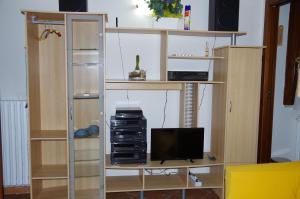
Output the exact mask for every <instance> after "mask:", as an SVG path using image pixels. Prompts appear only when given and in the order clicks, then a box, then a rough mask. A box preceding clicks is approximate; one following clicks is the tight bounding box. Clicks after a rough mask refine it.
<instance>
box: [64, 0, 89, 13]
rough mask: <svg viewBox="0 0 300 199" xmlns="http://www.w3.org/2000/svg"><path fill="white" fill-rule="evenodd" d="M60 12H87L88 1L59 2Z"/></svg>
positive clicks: (67, 0)
mask: <svg viewBox="0 0 300 199" xmlns="http://www.w3.org/2000/svg"><path fill="white" fill-rule="evenodd" d="M59 11H67V12H87V0H59Z"/></svg>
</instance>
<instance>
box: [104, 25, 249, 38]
mask: <svg viewBox="0 0 300 199" xmlns="http://www.w3.org/2000/svg"><path fill="white" fill-rule="evenodd" d="M106 32H107V33H118V32H119V33H136V34H161V33H162V32H168V33H169V35H181V36H206V37H215V36H216V37H229V36H231V35H233V34H235V35H236V36H243V35H246V34H247V33H246V32H231V31H207V30H177V29H160V28H133V27H121V28H106Z"/></svg>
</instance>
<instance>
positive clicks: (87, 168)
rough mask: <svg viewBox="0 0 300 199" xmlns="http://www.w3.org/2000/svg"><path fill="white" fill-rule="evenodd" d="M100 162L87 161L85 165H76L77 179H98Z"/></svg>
mask: <svg viewBox="0 0 300 199" xmlns="http://www.w3.org/2000/svg"><path fill="white" fill-rule="evenodd" d="M99 164H100V163H99V161H93V162H91V161H87V162H85V163H80V164H77V163H75V177H76V178H81V177H96V176H99V175H100V167H99Z"/></svg>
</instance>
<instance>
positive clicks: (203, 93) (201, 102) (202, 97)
mask: <svg viewBox="0 0 300 199" xmlns="http://www.w3.org/2000/svg"><path fill="white" fill-rule="evenodd" d="M216 40H217V37H216V35H215V37H214V43H213V47H212V49H214V48H215V45H216ZM211 63H212V60H209V65H208V72H209V71H210V68H211ZM206 88H207V84H205V85H204V88H203V91H202V96H201V100H200V105H199V108H201V106H202V104H203V101H204V96H205V91H206Z"/></svg>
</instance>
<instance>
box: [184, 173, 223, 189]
mask: <svg viewBox="0 0 300 199" xmlns="http://www.w3.org/2000/svg"><path fill="white" fill-rule="evenodd" d="M196 176H197V177H198V178H199V180H201V181H202V186H201V187H197V186H195V185H194V183H192V182H191V180H190V178H189V183H188V188H189V189H200V188H203V189H219V188H220V189H221V188H223V184H224V183H223V176H221V175H215V174H210V173H208V174H198V175H196Z"/></svg>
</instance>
